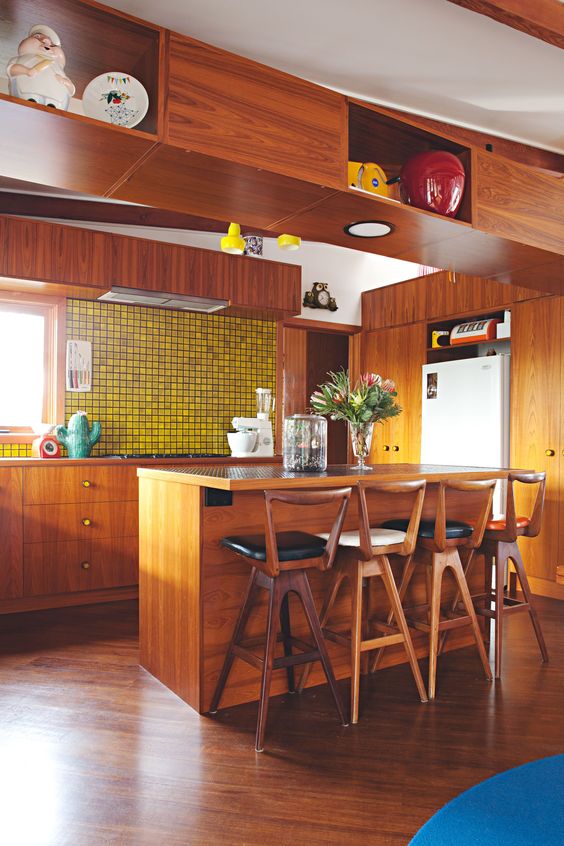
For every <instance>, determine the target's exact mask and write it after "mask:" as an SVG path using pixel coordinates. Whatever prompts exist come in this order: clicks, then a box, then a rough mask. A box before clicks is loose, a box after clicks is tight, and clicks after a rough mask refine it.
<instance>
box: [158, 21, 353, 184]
mask: <svg viewBox="0 0 564 846" xmlns="http://www.w3.org/2000/svg"><path fill="white" fill-rule="evenodd" d="M345 120H346V115H345V98H344V97H343V96H342V95H341V94H337V93H336V92H334V91H330V90H329V89H327V88H322V87H320V86H318V85H313V84H312V83H309V82H306V81H305V80H303V79H299V78H298V77H295V76H290V75H289V74H286V73H282V72H281V71H278V70H275V69H274V68H270V67H267V66H265V65H261V64H258V63H257V62H254V61H251V60H249V59H246V58H243V57H242V56H236V55H234V54H233V53H227V52H225V51H224V50H220V49H218V48H216V47H212V46H210V45H208V44H202V43H201V42H198V41H193V40H192V39H190V38H185V37H182V36H179V35H176V34H173V35H172V36H171V39H170V87H169V127H168V137H169V140H170V141H171V142H172V143H174V144H178V145H181V146H182V147H184V148H189V149H193V150H197V151H199V152H202V153H208V154H211V155H213V156H217V157H218V158H220V159H230V160H232V161H238V162H240V163H242V164H250V165H255V166H257V167H265V168H268V169H269V170H271V171H274V172H276V173H283V174H286V175H288V176H295V177H297V178H299V179H305V180H306V181H309V182H316V183H318V184H320V185H329V186H332V187H335V188H342V187H343V186H344V184H345V179H346V176H345V173H346V170H345V167H346V157H347V153H346V132H345Z"/></svg>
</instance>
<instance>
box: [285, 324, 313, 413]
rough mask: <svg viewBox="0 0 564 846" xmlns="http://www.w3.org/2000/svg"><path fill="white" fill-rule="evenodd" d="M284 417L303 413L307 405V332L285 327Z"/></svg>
mask: <svg viewBox="0 0 564 846" xmlns="http://www.w3.org/2000/svg"><path fill="white" fill-rule="evenodd" d="M283 345H284V389H283V399H282V402H283V418H284V417H289V416H290V415H291V414H303V413H304V412H305V410H306V406H307V332H305V331H304V330H303V329H291V328H287V327H284V331H283Z"/></svg>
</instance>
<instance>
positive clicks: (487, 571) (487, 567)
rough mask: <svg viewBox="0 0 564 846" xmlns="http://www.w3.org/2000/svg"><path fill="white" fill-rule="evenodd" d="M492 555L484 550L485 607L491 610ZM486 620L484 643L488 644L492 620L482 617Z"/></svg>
mask: <svg viewBox="0 0 564 846" xmlns="http://www.w3.org/2000/svg"><path fill="white" fill-rule="evenodd" d="M493 560H494V557H493V555H492V554H491V552H489V551H486V552H484V593H485V594H486V608H487V609H488V610H491V607H492V603H491V595H492V573H493ZM484 619H485V621H486V630H485V635H486V643H487V644H488V645H489V643H490V640H491V633H492V621H491V618H490V617H484Z"/></svg>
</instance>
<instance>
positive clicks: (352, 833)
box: [0, 600, 564, 846]
mask: <svg viewBox="0 0 564 846" xmlns="http://www.w3.org/2000/svg"><path fill="white" fill-rule="evenodd" d="M539 608H540V610H541V611H542V622H543V625H544V628H545V634H546V639H547V643H548V647H549V650H550V652H551V659H552V660H551V663H550V664H548V665H546V666H543V665H541V663H540V660H539V656H538V654H537V650H536V647H535V643H534V641H533V638H532V631H531V630H530V625H529V621H528V620H527V619H525V618H524V617H523V616H521V615H518V616H517V617H513V618H512V619H510V620H509V621H508V624H507V637H506V641H505V656H504V660H505V666H504V679H503V682H502V683H497V684H495V685H492V684H488V683H487V682H486V681H485V680H484V679H483V677H482V673H481V668H480V665H479V661H478V658H477V656H476V654H475V652H474V651H473V650H472V649H467V650H463V651H461V652H458V653H451V654H448V655H445V656H444V657H443V658H442V659H440V662H439V690H438V697H439V698H438V699H437V700H436V701H435V702H431V703H428V704H421V703H420V702H419V699H418V697H417V694H416V691H415V687H414V685H413V682H412V679H411V674H410V672H409V670H408V669H407V667H406V666H402V667H397V668H394V669H390V670H385V671H382V672H379V673H377V674H376V675H375V676H373V677H369V678H367V679H363V689H362V713H361V720H360V722H359V724H358V726H354V727H353V726H351V727H349V728H342V727H341V726H339V725H338V723H337V721H336V718H335V715H334V713H333V708H332V705H331V702H330V700H329V697H328V695H327V693H326V690H325V689H324V688H316V689H313V690H311V691H308V692H306V693H305V694H304V695H303V696H301V697H300V696H297V695H295V696H285V697H279V698H278V699H276V700H274V701H273V702H272V705H271V710H270V720H269V731H268V733H267V749H266V751H265V752H264V753H263V754H262V755H257V754H255V752H254V749H253V742H254V727H255V719H256V707H255V706H253V705H244V706H240V707H238V708H234V709H231V710H229V711H222V712H220V713H219V714H218V716H217V717H216V718H213V719H212V718H205V717H202V718H200V717H198V716H197V715H196V714H195V713H194V712H193V711H191V710H190V708H188V706H186V705H185V704H184V703H183V702H181V701H180V700H179V699H177V698H176V697H175V696H174V695H173V694H172V693H170V692H169V691H168V690H167V689H166V688H164V687H163V686H162V685H160V684H159V683H158V682H157V681H155V680H154V679H153V678H152V677H151V676H150V675H149V674H147V673H146V672H145V671H143V670H142V669H140V668H139V666H138V665H137V660H138V653H137V614H136V606H135V605H134V604H133V603H120V604H113V605H105V606H93V607H83V608H73V609H65V610H57V611H47V612H39V613H34V614H25V615H24V614H21V615H13V616H11V617H3V618H1V619H0V650H1V651H0V843H2V844H4V846H106V844H111V846H124V844H127V846H129V844H133V846H145V844H150V845H151V846H153V844H155V846H187V844H189V846H204V844H205V846H208V844H210V845H211V844H221V846H251V844H252V845H253V846H254V844H257V846H258V844H260V846H264V844H272V846H286V844H287V845H288V846H290V845H291V846H298V845H299V846H302V844H307V846H318V844H336V845H337V846H341V844H362V846H380V844H381V846H405V844H406V843H408V841H409V839H410V837H411V836H412V835H413V833H414V832H415V831H416V830H417V829H418V828H419V826H420V825H421V824H422V823H423V822H424V821H425V820H426V819H427V818H428V817H429V816H431V814H433V812H434V811H436V810H437V808H439V807H440V806H441V805H442V804H443V803H444V802H446V801H447V800H449V799H451V798H452V797H453V796H456V795H457V794H458V793H460V792H461V791H462V790H465V789H466V788H468V787H470V786H471V785H473V784H475V783H476V782H478V781H480V780H482V779H484V778H487V777H488V776H491V775H493V774H494V773H496V772H499V771H501V770H505V769H507V768H509V767H513V766H516V765H517V764H522V763H524V762H526V761H530V760H532V759H534V758H539V757H542V756H545V755H551V754H555V753H557V752H563V751H564V718H563V713H564V710H563V708H564V603H558V602H557V601H555V600H542V601H540V600H539ZM345 688H346V686H345V685H343V690H344V689H345Z"/></svg>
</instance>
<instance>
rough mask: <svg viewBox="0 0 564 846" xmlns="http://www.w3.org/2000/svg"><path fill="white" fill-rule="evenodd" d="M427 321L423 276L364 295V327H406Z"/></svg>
mask: <svg viewBox="0 0 564 846" xmlns="http://www.w3.org/2000/svg"><path fill="white" fill-rule="evenodd" d="M420 320H425V285H424V283H423V282H422V279H421V277H417V278H416V279H408V280H407V281H406V282H399V283H398V284H397V285H384V286H383V287H382V288H375V289H374V290H373V291H364V292H363V294H362V328H363V329H364V331H365V332H371V331H372V330H374V329H382V328H383V327H385V326H403V325H405V324H408V323H418V322H419V321H420Z"/></svg>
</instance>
